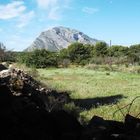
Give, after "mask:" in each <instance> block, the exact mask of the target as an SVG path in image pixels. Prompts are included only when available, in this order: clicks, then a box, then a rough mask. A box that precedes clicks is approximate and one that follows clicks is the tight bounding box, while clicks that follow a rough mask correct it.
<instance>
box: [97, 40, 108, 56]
mask: <svg viewBox="0 0 140 140" xmlns="http://www.w3.org/2000/svg"><path fill="white" fill-rule="evenodd" d="M107 53H108V45H107V44H106V43H105V42H97V43H96V44H95V55H96V56H101V57H104V56H106V55H107Z"/></svg>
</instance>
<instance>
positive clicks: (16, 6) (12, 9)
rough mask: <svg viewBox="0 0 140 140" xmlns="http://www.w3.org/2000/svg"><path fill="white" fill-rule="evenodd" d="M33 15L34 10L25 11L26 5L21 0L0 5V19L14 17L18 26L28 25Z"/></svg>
mask: <svg viewBox="0 0 140 140" xmlns="http://www.w3.org/2000/svg"><path fill="white" fill-rule="evenodd" d="M34 16H35V13H34V11H27V7H26V6H25V3H24V1H22V0H20V1H13V2H11V3H8V4H6V5H0V20H9V19H10V20H12V19H13V18H15V19H16V20H15V21H16V22H17V23H16V24H17V27H19V28H22V27H25V26H26V25H28V23H30V21H31V19H32V18H33V17H34Z"/></svg>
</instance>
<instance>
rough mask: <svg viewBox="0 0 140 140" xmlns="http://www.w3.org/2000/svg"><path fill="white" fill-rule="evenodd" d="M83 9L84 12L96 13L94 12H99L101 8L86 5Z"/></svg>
mask: <svg viewBox="0 0 140 140" xmlns="http://www.w3.org/2000/svg"><path fill="white" fill-rule="evenodd" d="M82 11H83V12H84V13H87V14H94V13H96V12H98V11H99V9H97V8H90V7H84V8H83V9H82Z"/></svg>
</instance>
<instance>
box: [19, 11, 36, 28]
mask: <svg viewBox="0 0 140 140" xmlns="http://www.w3.org/2000/svg"><path fill="white" fill-rule="evenodd" d="M34 17H35V12H34V11H30V12H28V13H25V14H23V15H21V16H20V18H19V23H18V25H17V27H19V28H22V27H25V26H26V25H28V24H29V23H30V21H31V20H32V19H33V18H34Z"/></svg>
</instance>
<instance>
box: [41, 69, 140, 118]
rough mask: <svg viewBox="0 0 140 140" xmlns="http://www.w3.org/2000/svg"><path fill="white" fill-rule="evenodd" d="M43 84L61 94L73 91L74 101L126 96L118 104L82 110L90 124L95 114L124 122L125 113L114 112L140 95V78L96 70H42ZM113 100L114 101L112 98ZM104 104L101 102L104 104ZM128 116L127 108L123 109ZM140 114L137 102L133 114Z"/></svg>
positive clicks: (138, 76) (139, 76)
mask: <svg viewBox="0 0 140 140" xmlns="http://www.w3.org/2000/svg"><path fill="white" fill-rule="evenodd" d="M38 72H39V75H40V79H41V81H42V82H43V83H44V84H46V85H47V86H49V87H51V88H54V89H56V90H61V91H63V90H64V91H69V92H70V93H71V94H70V96H71V98H72V99H73V100H78V99H79V100H81V101H84V100H85V99H93V100H94V99H95V98H97V97H98V98H99V99H101V101H102V98H104V97H106V98H108V97H111V96H118V95H122V97H123V98H120V99H119V100H117V101H118V102H116V103H110V104H103V105H100V103H99V105H98V106H96V107H95V106H93V107H91V108H90V109H86V108H81V112H80V115H81V117H83V118H85V119H86V120H87V121H88V120H90V119H91V118H92V116H93V115H98V116H101V117H104V118H105V119H115V120H123V119H124V117H123V115H122V113H120V112H118V113H116V114H115V115H114V117H113V113H114V112H115V111H116V110H118V107H120V108H121V107H123V106H126V105H127V104H129V103H130V102H131V101H132V99H134V98H135V97H136V96H139V95H140V90H139V89H140V75H139V74H137V73H129V72H126V73H124V72H112V71H110V72H109V74H106V73H107V71H97V70H96V71H95V70H89V69H86V68H60V69H38ZM110 100H111V99H110ZM101 101H100V102H101ZM123 111H124V114H125V113H127V112H126V111H127V109H126V108H125V109H123ZM138 112H140V105H139V103H138V102H137V103H136V104H135V105H134V108H132V109H131V114H132V115H136V114H137V113H138Z"/></svg>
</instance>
